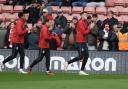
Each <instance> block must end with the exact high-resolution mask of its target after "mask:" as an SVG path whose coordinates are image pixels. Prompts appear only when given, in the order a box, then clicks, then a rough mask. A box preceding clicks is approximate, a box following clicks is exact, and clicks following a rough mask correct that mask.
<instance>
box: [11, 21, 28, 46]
mask: <svg viewBox="0 0 128 89" xmlns="http://www.w3.org/2000/svg"><path fill="white" fill-rule="evenodd" d="M24 24H25V20H24V19H19V20H18V21H17V23H16V26H15V28H14V33H13V37H12V42H13V43H21V44H24V35H25V33H27V32H28V31H27V30H26V29H25V28H24Z"/></svg>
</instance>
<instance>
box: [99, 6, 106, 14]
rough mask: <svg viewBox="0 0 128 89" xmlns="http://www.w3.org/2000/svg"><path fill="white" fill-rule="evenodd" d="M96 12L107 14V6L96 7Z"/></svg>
mask: <svg viewBox="0 0 128 89" xmlns="http://www.w3.org/2000/svg"><path fill="white" fill-rule="evenodd" d="M96 13H97V14H107V8H106V7H97V8H96Z"/></svg>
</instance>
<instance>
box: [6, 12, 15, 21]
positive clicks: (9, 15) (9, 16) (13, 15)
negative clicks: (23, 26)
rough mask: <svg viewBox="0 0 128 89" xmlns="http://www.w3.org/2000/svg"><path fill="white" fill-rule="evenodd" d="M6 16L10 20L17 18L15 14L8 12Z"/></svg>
mask: <svg viewBox="0 0 128 89" xmlns="http://www.w3.org/2000/svg"><path fill="white" fill-rule="evenodd" d="M5 18H6V20H9V21H10V20H16V19H17V17H16V15H15V14H8V15H7V16H6V17H5Z"/></svg>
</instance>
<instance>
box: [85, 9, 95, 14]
mask: <svg viewBox="0 0 128 89" xmlns="http://www.w3.org/2000/svg"><path fill="white" fill-rule="evenodd" d="M84 12H86V13H89V14H93V13H95V12H96V11H95V7H85V8H84Z"/></svg>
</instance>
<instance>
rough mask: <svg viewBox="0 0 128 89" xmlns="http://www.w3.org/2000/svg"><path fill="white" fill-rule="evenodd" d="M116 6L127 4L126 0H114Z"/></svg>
mask: <svg viewBox="0 0 128 89" xmlns="http://www.w3.org/2000/svg"><path fill="white" fill-rule="evenodd" d="M114 5H115V6H125V0H114Z"/></svg>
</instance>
